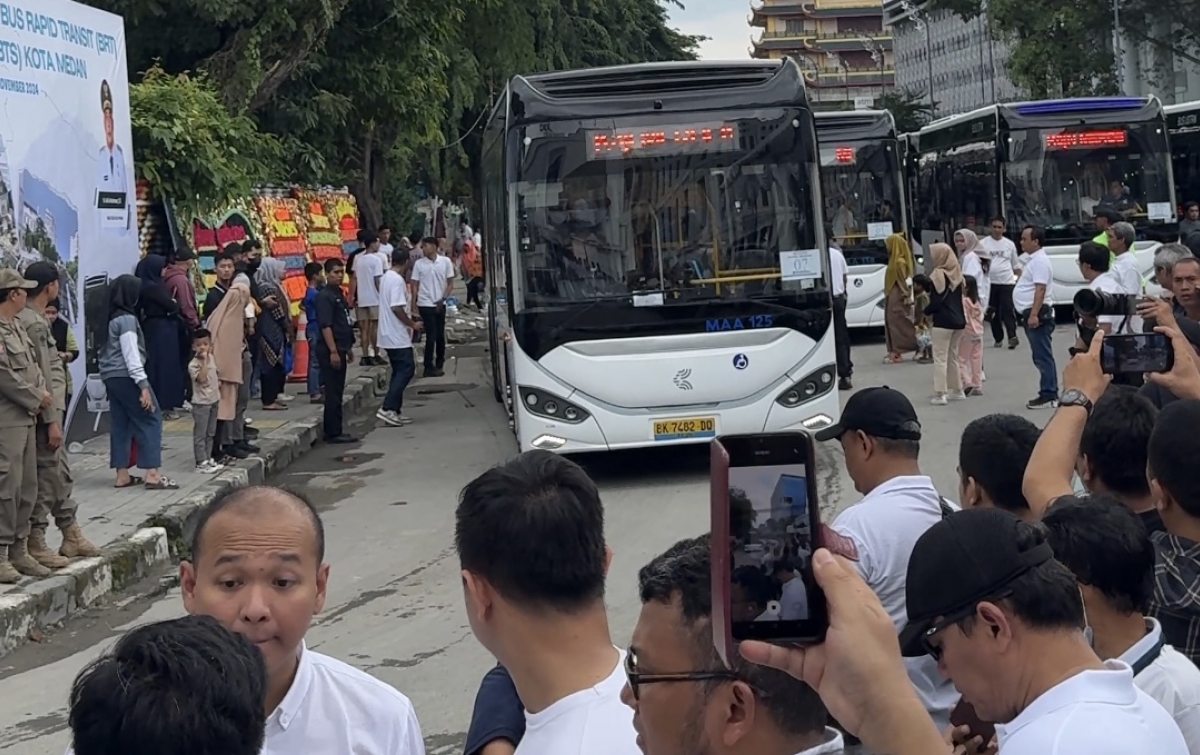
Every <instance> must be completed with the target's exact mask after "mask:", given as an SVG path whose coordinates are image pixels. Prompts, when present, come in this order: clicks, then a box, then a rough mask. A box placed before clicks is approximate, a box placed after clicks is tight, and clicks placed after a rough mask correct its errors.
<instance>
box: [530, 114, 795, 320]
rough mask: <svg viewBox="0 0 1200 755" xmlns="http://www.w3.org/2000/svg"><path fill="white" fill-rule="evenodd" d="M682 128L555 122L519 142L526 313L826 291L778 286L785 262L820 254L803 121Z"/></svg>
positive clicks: (778, 117)
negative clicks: (610, 303) (639, 300)
mask: <svg viewBox="0 0 1200 755" xmlns="http://www.w3.org/2000/svg"><path fill="white" fill-rule="evenodd" d="M808 118H809V120H807V123H808V124H811V120H810V119H811V116H808ZM686 120H687V122H686V123H681V122H679V120H678V119H676V120H671V121H668V120H666V118H665V117H659V118H657V119H655V118H653V117H651V118H644V119H639V120H637V121H635V122H631V121H623V120H613V119H611V118H609V119H595V120H576V121H558V122H553V123H542V124H537V125H535V126H530V127H528V128H526V129H525V130H524V133H523V134H518V135H519V136H521V137H523V138H522V139H521V140H520V142H519V143H518V149H519V150H520V158H519V160H518V165H519V168H518V176H517V177H518V180H517V183H516V186H515V192H514V193H515V195H516V197H517V228H518V233H517V239H518V241H519V244H520V247H519V248H520V258H521V262H520V266H521V267H522V268H523V275H522V278H521V279H522V282H523V284H524V291H523V297H524V302H523V305H524V306H525V307H561V306H564V305H571V304H577V303H585V302H589V301H598V300H618V299H625V300H630V301H634V300H635V299H636V297H638V296H639V295H651V298H650V301H655V302H657V299H656V297H657V295H659V294H661V295H662V303H670V302H672V301H679V300H685V301H686V300H694V299H727V298H753V297H759V296H778V295H780V294H786V293H790V292H792V291H793V290H794V291H795V292H799V291H800V290H802V289H808V290H811V289H813V288H814V286H816V285H818V282H815V281H813V280H789V281H781V279H780V275H779V269H780V252H786V251H800V250H809V249H814V248H815V247H816V227H815V225H816V224H815V223H814V219H813V213H814V211H815V206H814V200H813V186H812V184H813V176H814V173H815V170H814V168H815V165H814V156H813V155H812V153H811V146H810V145H811V143H812V142H811V131H809V130H807V129H806V128H803V127H802V126H803V125H804V124H805V123H806V121H805V119H804V118H803V117H802V114H801V112H800V111H794V112H792V111H785V110H783V109H776V110H771V111H760V112H755V113H753V114H749V115H746V114H738V115H737V116H735V117H730V116H729V114H727V113H720V114H717V113H709V114H696V115H694V116H693V117H690V118H687V119H686ZM806 135H807V136H808V139H807V140H806V138H805V137H806Z"/></svg>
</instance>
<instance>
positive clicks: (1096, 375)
mask: <svg viewBox="0 0 1200 755" xmlns="http://www.w3.org/2000/svg"><path fill="white" fill-rule="evenodd" d="M1103 338H1104V336H1103V335H1102V334H1097V336H1096V338H1094V339H1093V341H1092V345H1091V348H1089V349H1088V351H1086V352H1084V353H1082V354H1079V355H1078V356H1076V357H1075V358H1074V359H1072V360H1071V361H1070V362H1068V363H1067V368H1066V369H1065V370H1064V371H1063V386H1064V387H1065V390H1064V391H1063V395H1062V397H1061V398H1060V399H1059V408H1058V410H1057V411H1056V412H1055V413H1054V416H1053V417H1051V418H1050V422H1049V423H1047V425H1046V428H1045V429H1044V430H1042V437H1041V438H1040V439H1039V440H1038V444H1037V446H1036V447H1035V448H1034V452H1033V457H1032V458H1031V459H1030V461H1029V466H1028V467H1026V469H1025V479H1024V483H1023V486H1022V487H1023V489H1024V491H1025V497H1026V499H1028V501H1029V506H1030V508H1031V509H1032V510H1033V512H1034V514H1036V515H1037V516H1039V517H1040V516H1041V515H1042V514H1044V513H1045V511H1046V508H1047V507H1048V506H1050V505H1051V503H1052V502H1054V501H1056V500H1058V499H1059V498H1063V497H1069V496H1071V495H1072V494H1073V493H1074V489H1073V486H1072V484H1071V478H1072V475H1073V474H1074V473H1075V470H1076V469H1078V470H1079V476H1080V478H1081V479H1082V480H1083V483H1084V486H1085V487H1086V488H1087V489H1088V491H1089V492H1092V493H1108V494H1110V495H1113V496H1115V497H1116V498H1118V499H1120V501H1121V502H1122V503H1124V504H1125V505H1126V506H1127V507H1128V508H1129V509H1130V510H1131V511H1133V512H1134V513H1135V514H1137V515H1138V516H1139V517H1140V518H1141V519H1142V521H1143V523H1144V524H1145V526H1146V529H1147V530H1151V531H1152V530H1160V529H1162V520H1161V519H1159V517H1158V512H1157V511H1156V510H1155V507H1154V498H1153V497H1152V496H1151V493H1150V487H1149V484H1148V482H1147V481H1146V471H1145V470H1146V463H1147V452H1146V449H1147V446H1148V445H1149V443H1150V435H1151V433H1152V432H1153V431H1154V423H1155V420H1156V419H1157V416H1158V411H1157V410H1156V409H1155V408H1154V406H1153V405H1151V403H1150V402H1149V401H1147V400H1146V399H1145V398H1144V397H1142V396H1139V395H1138V394H1137V393H1135V392H1134V391H1132V390H1131V389H1130V388H1128V387H1125V386H1119V385H1113V386H1110V385H1109V376H1108V375H1105V374H1104V373H1103V371H1102V370H1101V369H1100V349H1101V348H1102V346H1101V343H1100V342H1101V341H1102V340H1103Z"/></svg>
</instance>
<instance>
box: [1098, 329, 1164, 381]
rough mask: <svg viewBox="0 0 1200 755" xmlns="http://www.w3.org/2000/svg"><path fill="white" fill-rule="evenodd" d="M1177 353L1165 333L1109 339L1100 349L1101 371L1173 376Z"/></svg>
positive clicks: (1123, 335)
mask: <svg viewBox="0 0 1200 755" xmlns="http://www.w3.org/2000/svg"><path fill="white" fill-rule="evenodd" d="M1174 366H1175V349H1174V347H1173V346H1172V345H1171V339H1170V338H1167V337H1166V336H1165V335H1163V334H1162V333H1130V334H1121V335H1114V336H1105V337H1104V343H1103V344H1101V346H1100V369H1101V370H1103V371H1104V373H1105V374H1106V375H1119V374H1123V373H1139V374H1140V373H1143V372H1170V371H1171V368H1172V367H1174Z"/></svg>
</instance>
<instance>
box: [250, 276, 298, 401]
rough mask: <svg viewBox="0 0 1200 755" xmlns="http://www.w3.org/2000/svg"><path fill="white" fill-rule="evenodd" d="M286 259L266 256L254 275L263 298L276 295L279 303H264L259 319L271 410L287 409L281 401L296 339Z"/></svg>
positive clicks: (263, 379) (263, 382)
mask: <svg viewBox="0 0 1200 755" xmlns="http://www.w3.org/2000/svg"><path fill="white" fill-rule="evenodd" d="M286 269H287V268H286V267H285V265H284V264H283V260H279V259H275V258H274V257H264V258H263V261H262V264H261V265H259V268H258V272H257V273H256V274H255V276H254V278H255V280H256V281H257V282H258V288H259V290H260V291H262V294H263V297H264V298H267V299H270V298H271V297H274V298H275V304H273V305H270V306H264V307H263V311H262V315H261V316H260V317H259V318H258V324H257V326H256V332H257V334H258V364H259V365H260V368H261V370H262V372H261V386H262V404H263V409H265V410H267V411H283V410H284V409H287V407H286V406H284V405H283V404H282V403H280V401H279V397H280V396H281V395H282V394H283V389H284V386H285V385H286V384H287V370H286V369H284V366H283V356H284V351H286V350H287V347H288V344H290V343H291V341H292V314H291V303H290V302H289V301H288V298H287V294H286V293H285V292H284V290H283V274H284V272H285V271H286Z"/></svg>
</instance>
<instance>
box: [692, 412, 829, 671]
mask: <svg viewBox="0 0 1200 755" xmlns="http://www.w3.org/2000/svg"><path fill="white" fill-rule="evenodd" d="M815 455H816V453H815V446H814V445H813V439H812V436H810V435H808V434H807V433H803V432H782V433H763V434H758V435H724V436H721V437H719V438H716V439H714V440H713V442H712V469H711V482H712V490H711V499H712V583H713V641H714V644H715V646H716V648H717V651H718V652H719V653H721V654H722V658H724V659H725V660H726V662H728V659H729V657H731V656H732V655H733V653H734V652H735V651H734V647H735V646H736V644H737V643H738V642H741V641H742V640H764V641H767V642H787V643H816V642H820V641H822V640H823V639H824V638H825V631H826V630H827V629H828V627H829V615H828V610H827V607H826V604H825V593H824V592H822V591H821V589H820V588H819V587H818V586H817V584H816V581H815V580H814V579H813V571H812V553H813V550H814V549H815V548H816V547H819V546H821V545H825V542H824V539H823V537H822V527H821V513H820V511H821V510H820V506H819V502H818V500H817V485H816V475H815V470H814V465H815Z"/></svg>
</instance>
